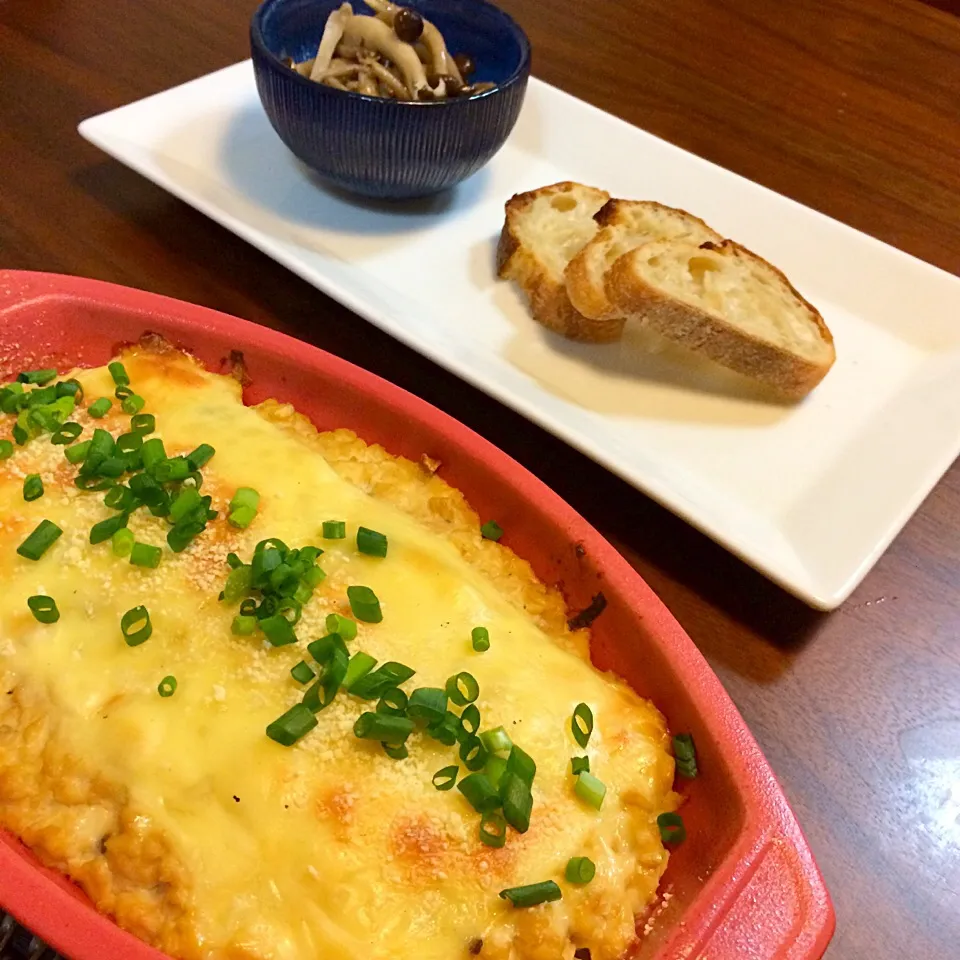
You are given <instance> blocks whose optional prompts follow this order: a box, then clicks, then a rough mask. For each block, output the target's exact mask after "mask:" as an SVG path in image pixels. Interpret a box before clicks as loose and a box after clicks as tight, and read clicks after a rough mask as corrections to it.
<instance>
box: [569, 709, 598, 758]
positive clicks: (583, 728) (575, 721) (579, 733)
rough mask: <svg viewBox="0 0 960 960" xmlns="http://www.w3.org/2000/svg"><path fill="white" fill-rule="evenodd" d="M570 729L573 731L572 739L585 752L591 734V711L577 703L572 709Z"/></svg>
mask: <svg viewBox="0 0 960 960" xmlns="http://www.w3.org/2000/svg"><path fill="white" fill-rule="evenodd" d="M570 729H571V730H572V731H573V739H574V740H576V741H577V743H578V744H579V745H580V747H581V749H584V750H585V749H586V747H587V743H588V742H589V741H590V734H591V733H593V711H592V710H591V709H590V708H589V707H588V706H587V705H586V704H585V703H578V704H577V705H576V706H575V707H574V708H573V717H572V718H571V719H570Z"/></svg>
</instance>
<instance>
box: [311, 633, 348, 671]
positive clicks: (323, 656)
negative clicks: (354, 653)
mask: <svg viewBox="0 0 960 960" xmlns="http://www.w3.org/2000/svg"><path fill="white" fill-rule="evenodd" d="M307 650H308V651H309V652H310V656H311V657H313V659H314V660H316V661H317V663H322V664H328V663H329V662H330V661H331V660H332V659H333V657H334V656H335V655H336V654H338V653H340V654H342V655H343V657H344V660H346V659H347V658H348V657H349V656H350V654H349V653H348V652H347V646H346V644H345V643H344V642H343V637H341V636H340V635H339V634H338V633H328V634H327V635H326V636H325V637H320V639H319V640H312V641H311V642H310V643H308V644H307Z"/></svg>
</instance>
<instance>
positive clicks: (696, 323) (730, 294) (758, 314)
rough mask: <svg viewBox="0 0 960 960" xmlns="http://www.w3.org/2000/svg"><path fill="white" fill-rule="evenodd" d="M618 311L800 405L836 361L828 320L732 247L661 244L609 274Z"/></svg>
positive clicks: (629, 256)
mask: <svg viewBox="0 0 960 960" xmlns="http://www.w3.org/2000/svg"><path fill="white" fill-rule="evenodd" d="M606 293H607V296H608V297H609V298H610V301H611V302H612V303H613V304H614V305H615V306H616V308H617V309H619V310H621V311H623V313H625V314H627V315H628V316H630V317H635V318H637V319H639V320H640V321H641V322H643V323H644V324H646V325H647V326H648V327H650V328H651V329H653V330H655V331H656V332H657V333H659V334H661V335H662V336H664V337H667V338H668V339H670V340H674V341H676V342H677V343H680V344H683V345H684V346H686V347H689V348H691V349H693V350H695V351H698V352H699V353H701V354H703V355H705V356H707V357H709V358H710V359H711V360H714V361H716V362H717V363H720V364H722V365H723V366H725V367H729V368H730V369H731V370H736V371H737V372H738V373H742V374H745V375H746V376H748V377H753V378H754V379H755V380H759V381H760V382H762V383H765V384H767V385H768V386H770V387H772V388H773V389H774V390H776V391H777V392H778V393H780V394H781V395H782V396H783V397H785V398H787V399H790V400H799V399H801V398H803V397H804V396H806V395H807V394H808V393H809V392H810V391H811V390H812V389H813V388H814V387H815V386H816V385H817V384H818V383H819V382H820V381H821V380H822V379H823V378H824V376H825V375H826V373H827V371H828V370H829V369H830V367H831V366H832V365H833V362H834V360H835V359H836V353H835V351H834V347H833V337H832V336H831V334H830V331H829V330H828V329H827V327H826V324H824V322H823V318H822V317H821V316H820V314H819V313H818V312H817V311H816V309H815V308H814V307H812V306H811V305H810V304H809V303H808V302H807V301H806V300H804V299H803V297H802V296H800V294H799V293H797V291H796V290H794V288H793V287H792V286H791V285H790V283H789V281H788V280H787V278H786V277H785V276H784V275H783V274H782V273H781V272H780V271H779V270H777V269H776V268H775V267H773V266H771V265H770V264H769V263H767V262H766V261H765V260H763V259H761V258H760V257H758V256H756V254H753V253H751V252H750V251H749V250H747V249H745V248H744V247H741V246H739V245H738V244H736V243H734V242H733V241H732V240H724V241H723V242H721V243H713V242H707V243H704V244H702V245H700V246H695V245H694V244H689V243H680V242H677V241H671V240H666V241H656V242H654V243H648V244H646V245H645V246H642V247H639V248H637V249H636V250H632V251H630V252H629V253H626V254H624V255H623V256H622V257H620V258H619V259H618V260H617V261H616V263H614V265H613V266H612V267H611V268H610V270H608V271H607V275H606Z"/></svg>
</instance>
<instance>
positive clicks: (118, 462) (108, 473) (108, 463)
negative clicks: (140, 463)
mask: <svg viewBox="0 0 960 960" xmlns="http://www.w3.org/2000/svg"><path fill="white" fill-rule="evenodd" d="M126 471H127V461H126V460H125V459H124V458H123V457H107V459H106V460H104V461H102V462H101V464H100V466H99V467H98V468H97V473H99V474H100V476H101V477H109V478H111V479H113V480H116V479H117V478H118V477H122V476H123V475H124V473H126Z"/></svg>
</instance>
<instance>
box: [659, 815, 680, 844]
mask: <svg viewBox="0 0 960 960" xmlns="http://www.w3.org/2000/svg"><path fill="white" fill-rule="evenodd" d="M657 826H658V827H659V829H660V839H661V840H663V842H664V843H683V841H684V840H686V839H687V828H686V827H685V826H684V825H683V817H681V816H680V814H679V813H661V814H660V816H659V817H657Z"/></svg>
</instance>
